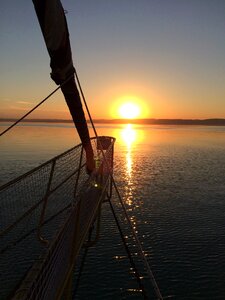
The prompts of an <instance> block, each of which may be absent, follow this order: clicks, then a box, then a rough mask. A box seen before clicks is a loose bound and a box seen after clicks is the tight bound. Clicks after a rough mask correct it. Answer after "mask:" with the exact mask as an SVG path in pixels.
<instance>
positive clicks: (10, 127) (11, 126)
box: [0, 75, 73, 136]
mask: <svg viewBox="0 0 225 300" xmlns="http://www.w3.org/2000/svg"><path fill="white" fill-rule="evenodd" d="M72 76H73V75H71V76H69V77H68V78H67V79H66V80H65V81H64V82H63V83H62V84H61V85H59V86H58V87H57V88H56V89H55V90H54V91H52V92H51V93H50V94H49V95H48V96H47V97H45V98H44V99H43V100H41V101H40V102H39V103H38V104H37V105H36V106H34V107H33V108H32V109H31V110H30V111H28V112H27V113H26V114H25V115H24V116H22V117H21V118H20V119H18V120H17V121H16V122H15V123H13V124H12V125H10V126H9V127H8V128H6V129H5V130H3V131H2V132H1V133H0V136H2V135H4V134H5V133H6V132H7V131H9V130H10V129H12V128H13V127H14V126H16V125H17V124H18V123H19V122H21V121H22V120H23V119H25V118H26V117H27V116H28V115H30V114H31V113H32V112H33V111H34V110H35V109H37V108H38V107H39V106H40V105H42V104H43V103H44V102H45V101H46V100H47V99H49V98H50V97H51V96H52V95H53V94H55V92H57V91H58V90H59V89H60V88H61V87H62V86H63V85H64V84H65V83H66V82H67V81H68V80H69V79H70V78H72Z"/></svg>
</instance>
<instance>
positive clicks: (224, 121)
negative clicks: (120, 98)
mask: <svg viewBox="0 0 225 300" xmlns="http://www.w3.org/2000/svg"><path fill="white" fill-rule="evenodd" d="M15 121H17V119H16V118H0V122H15ZM93 121H94V122H95V123H111V124H119V123H121V124H145V125H147V124H151V125H154V124H155V125H166V124H167V125H223V126H225V118H207V119H196V118H195V119H183V118H176V119H174V118H171V119H170V118H159V119H158V118H143V119H103V118H100V119H93ZM21 122H25V123H27V122H31V123H35V122H37V123H38V122H40V123H73V120H71V119H24V120H22V121H21ZM87 123H90V120H87Z"/></svg>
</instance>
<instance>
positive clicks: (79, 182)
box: [0, 136, 115, 299]
mask: <svg viewBox="0 0 225 300" xmlns="http://www.w3.org/2000/svg"><path fill="white" fill-rule="evenodd" d="M91 141H92V145H93V148H94V150H95V157H96V170H95V172H93V173H92V174H91V176H89V175H87V174H86V168H85V165H86V164H85V155H84V151H83V146H82V144H80V145H77V146H75V147H73V148H72V149H69V150H68V151H66V152H64V153H63V154H61V155H59V156H57V157H55V158H53V159H51V160H49V161H47V162H46V163H44V164H42V165H41V166H39V167H37V168H35V169H33V170H31V171H30V172H28V173H26V174H24V175H22V176H20V177H18V178H16V179H14V180H12V181H10V182H9V183H7V184H5V185H4V186H2V187H1V188H0V206H1V208H0V214H1V232H0V239H1V248H0V254H1V255H0V268H1V272H2V274H4V278H2V282H1V284H3V286H4V290H5V292H4V294H6V295H4V294H3V295H1V299H3V298H4V297H5V296H7V298H8V297H9V294H10V298H11V299H60V298H61V297H62V295H63V293H64V291H65V289H66V288H67V285H68V282H69V281H70V279H71V276H72V273H73V270H74V265H75V263H76V259H77V257H78V254H79V252H80V249H81V248H82V246H84V244H85V241H86V239H87V235H88V233H89V231H90V229H91V227H92V226H93V224H94V223H95V222H98V216H99V212H100V209H101V205H102V203H103V202H104V201H108V200H109V199H110V197H111V195H112V179H111V176H110V174H111V172H112V169H113V152H114V143H115V139H114V138H112V137H105V136H103V137H98V138H92V139H91ZM103 156H104V157H103ZM89 243H90V241H89ZM15 268H16V270H15Z"/></svg>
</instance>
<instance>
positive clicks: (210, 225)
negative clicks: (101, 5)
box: [0, 123, 225, 299]
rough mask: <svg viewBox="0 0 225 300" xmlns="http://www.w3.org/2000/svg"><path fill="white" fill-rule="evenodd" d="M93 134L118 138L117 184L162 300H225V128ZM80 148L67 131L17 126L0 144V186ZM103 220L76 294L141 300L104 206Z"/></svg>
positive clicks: (112, 129) (121, 129)
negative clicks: (75, 148) (58, 155)
mask: <svg viewBox="0 0 225 300" xmlns="http://www.w3.org/2000/svg"><path fill="white" fill-rule="evenodd" d="M3 125H4V124H1V123H0V128H1V130H3V129H4V126H3ZM97 131H98V133H99V135H110V136H115V137H116V139H117V141H116V145H115V171H114V174H115V179H116V182H117V184H118V186H119V188H120V192H121V196H122V197H123V200H124V202H125V203H126V206H127V208H128V212H129V215H130V217H131V219H132V222H133V224H134V226H135V228H136V230H137V232H138V235H139V237H140V240H141V242H142V244H143V248H144V251H145V253H146V255H147V258H148V260H149V262H150V265H151V267H152V270H153V273H154V275H155V278H156V280H157V283H158V285H159V287H160V290H161V292H162V294H163V296H164V297H165V299H167V298H172V299H225V284H224V279H225V255H224V248H225V232H224V230H225V151H224V150H225V127H206V126H150V125H149V126H135V125H132V126H131V125H116V126H111V125H104V124H102V125H99V126H97ZM77 143H79V139H78V136H77V134H76V132H75V130H74V128H73V126H72V125H65V124H50V125H49V124H41V123H40V124H37V123H30V124H29V123H25V124H24V125H23V126H18V127H17V128H15V129H14V130H12V131H11V132H9V133H8V134H6V135H5V136H3V137H2V138H1V141H0V154H1V160H0V175H1V176H0V180H1V184H4V183H6V182H7V181H8V180H11V179H13V178H15V177H16V176H18V175H21V174H23V173H24V172H27V171H29V170H30V169H31V168H33V167H36V166H37V165H40V164H41V163H43V162H45V161H46V160H48V159H50V158H52V157H53V156H55V155H57V154H60V153H61V152H63V151H65V150H67V149H68V148H71V147H73V146H74V145H75V144H77ZM113 201H114V203H115V206H116V207H117V199H116V195H114V200H113ZM117 209H118V214H119V213H120V210H119V206H118V207H117ZM102 219H103V221H102V229H101V238H100V240H99V242H98V243H97V245H96V246H95V247H93V248H91V249H90V250H89V252H88V255H87V258H86V264H85V266H84V269H83V274H82V277H81V280H80V284H79V288H78V290H77V292H76V295H75V296H76V298H77V299H113V298H115V297H117V298H118V299H142V295H141V293H140V289H139V287H138V285H137V282H136V280H135V279H134V277H133V276H132V269H131V266H130V263H129V260H128V259H127V255H126V252H125V250H124V247H123V243H122V242H121V239H120V236H119V234H118V230H117V227H116V224H115V222H114V219H113V216H112V213H111V211H110V208H109V206H108V204H105V205H104V208H103V214H102ZM125 233H126V234H127V237H128V238H129V232H125ZM131 244H132V242H131ZM133 249H134V252H135V251H136V250H135V247H134V248H133ZM143 282H144V283H145V284H146V285H147V289H149V290H151V286H150V283H149V281H148V280H147V278H144V279H143Z"/></svg>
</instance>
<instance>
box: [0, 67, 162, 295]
mask: <svg viewBox="0 0 225 300" xmlns="http://www.w3.org/2000/svg"><path fill="white" fill-rule="evenodd" d="M72 76H73V75H71V76H70V77H68V78H67V79H66V80H65V81H64V82H63V83H62V84H61V85H59V86H58V87H57V88H56V89H55V90H54V91H52V92H51V93H50V94H49V95H48V96H47V97H45V98H44V99H43V100H42V101H41V102H39V103H38V104H37V105H36V106H34V107H33V108H32V109H31V110H30V111H28V112H27V113H26V114H25V115H24V116H22V117H21V118H20V119H18V120H17V121H16V122H15V123H13V124H12V125H10V126H9V127H8V128H6V129H5V130H4V131H3V132H1V133H0V136H2V135H4V134H5V133H6V132H8V131H9V130H10V129H12V128H13V127H14V126H16V125H17V124H18V123H19V122H21V121H22V120H23V119H25V118H26V117H27V116H28V115H29V114H31V113H32V112H33V111H34V110H36V109H37V108H38V107H39V106H40V105H42V104H43V103H44V102H45V101H46V100H47V99H49V98H50V97H51V96H52V95H53V94H54V93H55V92H57V91H58V90H59V89H60V88H61V87H62V86H63V85H64V84H65V83H66V82H67V81H68V80H69V79H70V78H72ZM75 78H76V81H77V84H78V87H79V90H80V93H81V97H82V100H83V102H84V105H85V108H86V111H87V114H88V117H89V120H90V122H91V125H92V128H93V131H94V134H95V136H96V138H97V139H98V134H97V131H96V128H95V125H94V122H93V120H92V117H91V114H90V111H89V108H88V105H87V102H86V99H85V96H84V93H83V90H82V87H81V84H80V80H79V78H78V75H77V71H76V69H75ZM100 147H101V146H100ZM101 152H102V155H103V159H104V161H105V162H106V164H107V167H108V168H109V170H110V169H111V167H110V166H108V162H107V160H106V158H105V154H104V151H103V150H102V149H101ZM110 176H111V179H112V183H113V186H114V188H115V191H116V193H117V195H118V198H119V201H120V203H121V205H122V208H123V210H124V213H125V216H126V219H127V220H128V223H129V225H130V227H131V230H132V233H133V236H134V238H135V241H136V243H137V246H138V248H139V252H140V254H141V257H142V259H143V262H144V264H145V267H146V270H147V272H148V274H149V277H150V280H151V283H152V286H153V288H154V291H155V294H156V296H157V299H159V300H163V297H162V294H161V292H160V290H159V287H158V285H157V282H156V280H155V277H154V274H153V272H152V270H151V268H150V265H149V263H148V261H147V259H146V257H145V254H144V251H143V249H142V246H141V243H140V241H139V238H138V236H137V234H136V232H135V229H134V228H133V225H132V222H131V220H130V218H129V216H128V214H127V211H126V207H125V205H124V203H123V200H122V197H121V195H120V192H119V190H118V187H117V185H116V182H115V180H114V177H113V175H112V173H111V172H110Z"/></svg>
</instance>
